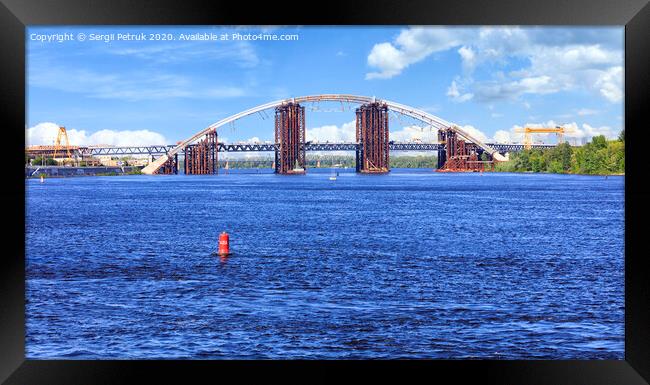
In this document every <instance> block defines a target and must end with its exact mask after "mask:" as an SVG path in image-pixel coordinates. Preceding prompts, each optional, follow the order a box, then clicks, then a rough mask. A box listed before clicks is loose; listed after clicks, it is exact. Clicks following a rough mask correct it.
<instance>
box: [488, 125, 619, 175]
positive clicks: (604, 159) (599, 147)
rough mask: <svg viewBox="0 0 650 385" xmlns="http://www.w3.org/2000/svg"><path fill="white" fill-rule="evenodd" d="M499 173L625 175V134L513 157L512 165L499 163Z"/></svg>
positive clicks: (595, 137) (513, 155)
mask: <svg viewBox="0 0 650 385" xmlns="http://www.w3.org/2000/svg"><path fill="white" fill-rule="evenodd" d="M495 170H496V171H502V172H548V173H556V174H598V175H602V174H624V173H625V130H623V131H621V133H620V135H619V137H618V139H616V140H607V138H605V136H604V135H598V136H594V137H593V138H592V139H591V141H590V142H589V143H587V144H585V145H583V146H580V147H572V146H570V145H569V144H568V143H561V144H559V145H557V146H555V147H554V148H550V149H530V150H523V151H521V152H517V153H511V154H510V161H509V162H498V163H497V164H496V167H495Z"/></svg>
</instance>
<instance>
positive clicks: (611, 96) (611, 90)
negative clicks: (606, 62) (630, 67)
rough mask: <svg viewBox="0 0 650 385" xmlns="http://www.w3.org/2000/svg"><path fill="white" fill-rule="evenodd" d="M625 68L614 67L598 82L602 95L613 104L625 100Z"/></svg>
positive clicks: (601, 75) (601, 76) (602, 74)
mask: <svg viewBox="0 0 650 385" xmlns="http://www.w3.org/2000/svg"><path fill="white" fill-rule="evenodd" d="M622 85H623V67H621V66H617V67H612V68H610V69H608V70H607V71H605V72H604V73H601V74H600V76H599V78H598V80H597V81H596V87H598V88H599V91H600V94H601V95H602V96H603V97H605V99H607V100H609V101H610V102H612V103H617V102H620V101H621V100H622V99H623V87H622Z"/></svg>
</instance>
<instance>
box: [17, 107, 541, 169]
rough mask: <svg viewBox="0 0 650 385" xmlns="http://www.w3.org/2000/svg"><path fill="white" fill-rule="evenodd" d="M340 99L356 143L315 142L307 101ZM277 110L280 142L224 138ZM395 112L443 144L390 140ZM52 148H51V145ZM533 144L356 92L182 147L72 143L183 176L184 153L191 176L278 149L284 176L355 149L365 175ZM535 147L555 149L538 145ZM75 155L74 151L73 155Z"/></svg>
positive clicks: (470, 164) (466, 165)
mask: <svg viewBox="0 0 650 385" xmlns="http://www.w3.org/2000/svg"><path fill="white" fill-rule="evenodd" d="M319 101H340V102H351V103H357V104H360V106H359V107H358V108H357V109H356V141H355V142H352V143H314V142H308V141H306V116H305V107H304V106H303V105H301V103H308V102H319ZM267 109H274V110H275V132H274V138H275V141H274V143H238V144H226V143H221V142H219V141H218V133H217V129H218V128H219V127H221V126H224V125H226V124H228V123H231V122H233V121H235V120H237V119H240V118H242V117H245V116H247V115H252V114H255V113H258V112H260V111H263V110H267ZM389 110H391V111H394V112H397V113H400V114H403V115H407V116H410V117H412V118H415V119H417V120H419V121H421V122H424V123H425V124H427V125H428V126H429V127H430V128H431V129H436V130H437V132H438V142H437V143H396V142H393V141H390V140H389V119H388V112H389ZM50 147H51V148H50ZM524 147H526V148H530V147H531V145H530V144H529V143H528V144H526V145H521V144H492V143H483V142H482V141H480V140H478V139H476V138H474V137H472V136H471V135H470V134H469V133H467V132H465V131H464V130H463V129H462V128H460V127H459V126H458V125H456V124H453V123H450V122H447V121H445V120H443V119H441V118H438V117H436V116H433V115H431V114H428V113H426V112H424V111H421V110H418V109H415V108H412V107H408V106H405V105H402V104H398V103H394V102H390V101H385V100H379V99H376V98H374V97H372V98H371V97H366V96H354V95H316V96H305V97H300V98H292V99H286V100H281V101H276V102H272V103H267V104H264V105H261V106H258V107H255V108H252V109H249V110H246V111H243V112H240V113H238V114H235V115H232V116H230V117H228V118H225V119H222V120H220V121H219V122H217V123H215V124H213V125H210V126H209V127H207V128H206V129H204V130H201V131H199V132H198V133H196V134H195V135H193V136H192V137H190V138H188V139H187V140H185V141H182V142H179V144H177V145H166V146H165V145H161V146H134V147H79V146H69V145H68V146H66V150H67V151H68V153H69V154H70V153H72V156H74V157H76V158H79V159H83V158H85V157H91V156H101V155H104V156H106V155H136V154H137V155H143V154H146V155H149V156H150V157H151V162H150V163H149V164H148V165H147V166H146V167H145V168H144V169H143V170H142V171H143V173H146V174H177V173H178V172H179V169H180V168H179V154H180V155H182V157H183V170H184V172H185V174H192V175H207V174H216V173H218V170H219V167H218V162H219V156H218V154H219V152H248V151H272V152H274V153H275V157H274V162H273V163H274V164H273V167H274V169H275V172H276V173H278V174H285V175H290V174H304V173H305V171H306V156H305V152H306V151H354V152H355V155H356V170H357V172H359V173H368V174H377V173H386V172H389V171H390V167H389V159H390V152H391V151H436V152H437V154H438V168H437V170H438V171H441V172H471V171H484V170H490V169H494V162H495V161H507V160H508V157H507V153H509V152H514V151H521V150H523V149H524ZM533 147H553V145H535V146H533ZM60 151H61V148H60V146H59V145H57V146H36V147H32V148H28V149H27V152H28V154H30V153H31V154H32V155H41V156H48V155H51V154H54V155H56V153H57V152H60ZM69 156H70V155H69Z"/></svg>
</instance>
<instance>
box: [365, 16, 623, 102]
mask: <svg viewBox="0 0 650 385" xmlns="http://www.w3.org/2000/svg"><path fill="white" fill-rule="evenodd" d="M541 32H544V33H541ZM617 34H620V32H617V31H613V30H611V29H607V30H605V29H603V30H602V31H596V32H593V31H592V33H581V32H580V31H578V32H572V33H563V31H562V30H559V31H547V30H543V31H540V30H539V29H536V28H520V27H503V28H502V27H483V28H478V29H476V28H473V29H466V28H449V27H446V28H445V27H414V28H408V29H404V30H402V31H401V33H400V34H399V36H398V37H397V38H396V39H395V40H394V41H393V42H383V43H379V44H376V45H375V46H374V47H373V49H372V50H371V52H370V54H369V55H368V65H369V66H370V67H374V68H376V69H377V71H376V72H370V73H368V74H366V79H375V78H384V79H387V78H391V77H394V76H397V75H399V74H400V73H401V72H403V71H404V70H405V69H406V68H407V67H408V66H410V65H412V64H414V63H417V62H419V61H422V60H423V59H425V58H426V57H428V56H430V55H431V54H433V53H435V52H441V51H446V50H449V49H451V48H454V47H459V48H458V49H457V52H458V55H459V56H460V58H461V62H462V67H463V70H464V72H465V74H466V76H471V74H472V72H473V71H474V70H475V69H476V68H477V67H478V66H480V65H482V64H492V65H497V66H502V67H505V66H506V65H508V64H510V63H512V59H516V60H518V61H521V62H523V63H526V64H522V65H523V67H522V68H520V69H518V70H515V71H510V72H509V73H506V74H504V73H501V72H500V71H498V70H497V71H495V70H492V71H491V72H492V73H493V74H494V75H493V76H492V78H491V79H487V80H482V81H477V82H474V84H471V85H472V88H473V90H468V91H467V92H466V93H465V94H462V95H461V94H458V95H456V96H454V95H455V94H456V93H455V92H453V88H452V87H453V83H452V87H450V88H452V89H451V90H450V92H448V95H449V96H450V97H451V98H452V99H453V100H456V101H461V100H464V101H466V100H469V99H471V97H470V96H469V95H474V98H475V99H476V100H478V101H483V102H491V101H494V100H516V99H518V98H519V97H521V96H522V95H524V94H550V93H556V92H560V91H570V90H576V89H586V90H588V91H591V90H595V91H597V92H598V93H599V94H600V95H601V96H602V97H603V98H605V99H606V100H608V101H610V102H612V103H617V102H620V101H621V99H622V97H623V91H622V90H623V86H622V85H623V76H622V64H623V50H622V45H621V44H620V43H621V42H622V41H621V42H619V43H618V44H617V42H616V41H615V40H616V39H613V38H612V36H614V35H616V36H618V35H617ZM468 80H469V79H468Z"/></svg>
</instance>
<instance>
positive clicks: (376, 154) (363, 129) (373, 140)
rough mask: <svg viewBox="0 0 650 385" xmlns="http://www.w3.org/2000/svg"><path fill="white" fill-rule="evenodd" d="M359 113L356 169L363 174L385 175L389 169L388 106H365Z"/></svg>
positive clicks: (358, 110) (374, 104)
mask: <svg viewBox="0 0 650 385" xmlns="http://www.w3.org/2000/svg"><path fill="white" fill-rule="evenodd" d="M356 113H357V143H359V147H358V148H357V152H356V168H357V172H361V173H385V172H388V171H389V170H390V169H389V164H388V162H389V149H388V145H389V143H388V106H386V104H380V103H376V102H375V103H368V104H363V105H361V106H360V107H359V108H357V110H356Z"/></svg>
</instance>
